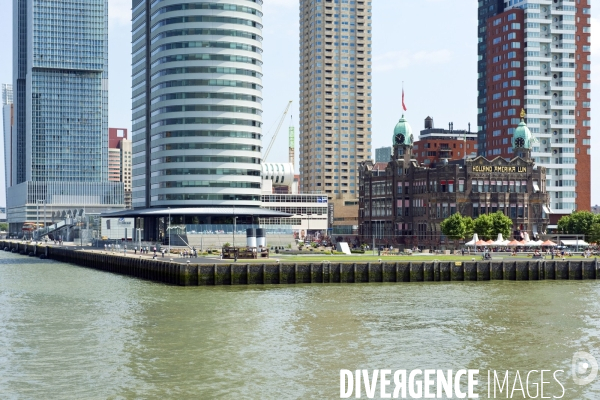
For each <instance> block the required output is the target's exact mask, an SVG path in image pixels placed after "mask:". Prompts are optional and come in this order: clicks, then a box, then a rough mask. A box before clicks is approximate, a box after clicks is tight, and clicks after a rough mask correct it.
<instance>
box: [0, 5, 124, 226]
mask: <svg viewBox="0 0 600 400" xmlns="http://www.w3.org/2000/svg"><path fill="white" fill-rule="evenodd" d="M13 10H14V12H13V18H14V23H13V29H14V33H13V37H14V39H13V50H14V52H13V89H14V119H15V129H14V134H13V140H12V143H11V146H12V154H13V156H14V157H13V159H12V163H11V170H10V173H11V179H10V184H11V186H9V187H8V204H7V206H8V210H7V212H8V221H9V223H10V224H11V227H10V229H11V231H20V228H21V226H19V225H20V224H22V223H23V222H26V221H35V220H36V218H38V217H39V213H38V212H39V210H40V208H39V204H40V203H42V204H45V205H46V206H47V207H46V209H47V210H48V213H50V211H49V210H50V209H52V212H54V213H55V214H56V215H60V216H61V217H62V215H69V214H70V215H74V214H77V215H81V214H83V209H84V208H85V209H86V211H88V212H89V211H94V210H96V211H98V212H99V211H103V210H107V209H115V208H116V209H120V208H122V207H123V190H122V185H119V184H115V183H111V182H109V181H108V172H107V162H108V146H107V132H108V112H107V110H108V4H107V1H106V0H86V1H84V2H81V1H42V2H38V1H35V2H32V1H30V0H13Z"/></svg>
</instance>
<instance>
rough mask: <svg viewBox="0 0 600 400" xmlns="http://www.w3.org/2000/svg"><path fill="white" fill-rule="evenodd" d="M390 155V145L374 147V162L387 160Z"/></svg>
mask: <svg viewBox="0 0 600 400" xmlns="http://www.w3.org/2000/svg"><path fill="white" fill-rule="evenodd" d="M391 157H392V146H387V147H380V148H378V149H375V162H385V163H386V162H388V161H390V158H391Z"/></svg>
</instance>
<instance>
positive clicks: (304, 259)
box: [238, 253, 592, 264]
mask: <svg viewBox="0 0 600 400" xmlns="http://www.w3.org/2000/svg"><path fill="white" fill-rule="evenodd" d="M472 259H475V261H481V254H480V253H478V254H471V255H470V256H468V255H465V256H464V257H463V256H457V255H421V254H418V255H404V256H377V255H375V256H373V255H370V254H365V255H357V254H353V255H351V256H346V255H325V254H306V255H305V254H303V255H285V254H271V258H269V259H264V258H263V259H258V260H243V259H238V263H259V264H262V263H273V262H277V261H278V260H279V261H280V262H286V263H290V262H295V263H296V262H297V263H320V262H322V261H329V262H332V263H344V262H346V263H354V262H356V263H365V262H379V260H381V261H382V262H411V261H417V262H419V261H434V260H437V261H455V262H456V261H472ZM502 260H505V261H509V260H515V261H517V260H521V261H526V260H531V255H529V256H528V255H527V254H518V255H517V256H515V257H513V256H511V255H510V254H507V253H503V254H498V255H492V261H502ZM546 260H547V261H551V258H550V256H546ZM558 260H560V258H559V257H557V258H556V259H555V261H558ZM565 260H567V261H568V260H584V258H583V257H582V256H581V255H576V256H571V257H566V258H565ZM589 260H592V259H589Z"/></svg>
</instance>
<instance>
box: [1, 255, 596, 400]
mask: <svg viewBox="0 0 600 400" xmlns="http://www.w3.org/2000/svg"><path fill="white" fill-rule="evenodd" d="M599 295H600V283H597V282H567V281H563V282H552V281H546V282H531V283H529V282H503V281H502V282H482V283H476V282H475V283H472V282H469V283H468V282H465V283H422V284H416V283H412V284H356V285H355V284H347V285H312V286H311V285H299V286H250V287H200V288H198V287H196V288H180V287H173V286H166V285H163V284H156V283H151V282H145V281H141V280H137V279H133V278H128V277H123V276H118V275H112V274H109V273H104V272H98V271H94V270H88V269H85V268H80V267H76V266H72V265H68V264H62V263H57V262H53V261H48V260H43V261H42V260H37V259H34V258H28V257H23V256H18V255H14V254H11V253H6V252H0V398H2V399H106V398H124V399H134V398H145V399H167V398H172V399H187V398H189V399H207V398H245V399H294V398H303V399H308V398H318V399H321V398H328V399H333V398H340V369H348V370H356V369H367V370H374V369H390V370H392V371H394V370H399V369H406V370H409V371H410V370H413V369H417V368H420V369H426V368H431V369H444V370H445V369H453V370H458V369H463V368H471V369H479V370H480V375H479V384H480V385H479V386H478V390H477V391H478V393H479V395H480V398H488V397H487V386H486V385H487V383H486V382H487V371H488V370H502V373H503V374H504V373H505V372H506V370H509V374H513V375H510V377H511V378H510V382H511V383H510V384H511V387H512V386H513V376H514V373H516V371H521V374H523V382H525V376H524V374H526V372H527V371H529V370H541V369H545V370H552V371H555V370H564V371H565V372H564V373H559V374H558V375H557V377H558V378H559V380H560V381H561V382H562V384H563V385H564V390H565V394H564V396H563V398H565V399H579V398H600V378H597V379H596V380H595V381H594V382H592V383H591V384H589V385H586V386H576V385H574V384H573V381H572V379H571V377H570V375H571V358H572V356H573V353H575V352H576V351H586V352H589V353H591V354H593V355H594V356H596V357H597V358H598V359H599V360H600V347H599V344H600V338H599V335H600V306H599V302H598V299H599ZM547 376H550V378H549V379H548V378H547V377H546V379H545V380H546V381H553V379H552V375H551V374H549V375H548V374H547ZM536 379H537V381H538V382H539V380H540V379H539V375H538V376H537V378H535V375H532V379H531V381H535V380H536ZM554 383H555V384H554V385H553V384H547V385H546V393H545V396H556V397H560V396H561V392H562V390H561V387H560V386H558V385H557V384H556V382H554ZM531 386H532V382H530V387H531ZM390 392H391V390H390ZM533 394H534V393H533V392H532V393H531V397H533ZM362 395H363V396H364V395H365V393H364V389H363V392H362ZM378 396H379V392H377V395H376V397H375V398H378ZM352 398H354V395H353V396H352ZM364 398H366V397H364ZM498 398H506V396H499V397H498ZM512 398H524V397H523V396H522V394H521V391H517V392H516V393H514V392H513V397H512ZM527 398H529V397H527Z"/></svg>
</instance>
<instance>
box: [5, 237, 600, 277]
mask: <svg viewBox="0 0 600 400" xmlns="http://www.w3.org/2000/svg"><path fill="white" fill-rule="evenodd" d="M2 249H3V250H4V251H10V252H13V253H18V254H21V255H24V256H29V257H39V258H43V259H51V260H56V261H61V262H65V263H70V264H75V265H78V266H82V267H86V268H92V269H96V270H100V271H106V272H112V273H117V274H121V275H127V276H132V277H136V278H141V279H146V280H151V281H155V282H162V283H166V284H171V285H179V286H207V285H208V286H210V285H262V284H288V285H289V284H310V283H312V284H315V283H368V282H460V281H490V280H512V281H528V280H529V281H531V280H535V281H537V280H588V279H600V271H599V269H600V265H599V264H598V261H597V259H587V260H584V259H577V260H572V261H570V260H565V261H563V260H527V261H525V260H523V261H511V260H506V261H504V260H502V261H500V260H491V261H469V262H451V261H397V262H356V263H355V262H352V263H348V262H346V263H335V262H313V263H311V262H305V263H284V262H282V263H252V264H248V263H244V262H243V261H241V262H237V263H231V264H224V263H219V264H193V263H189V264H187V263H186V264H181V263H176V262H170V261H165V260H166V259H162V258H159V259H157V260H152V259H149V258H140V257H139V256H133V255H127V256H125V255H121V254H105V253H100V252H92V251H85V250H75V249H69V248H64V247H54V246H47V245H34V244H27V243H23V242H14V241H0V250H2Z"/></svg>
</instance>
